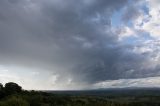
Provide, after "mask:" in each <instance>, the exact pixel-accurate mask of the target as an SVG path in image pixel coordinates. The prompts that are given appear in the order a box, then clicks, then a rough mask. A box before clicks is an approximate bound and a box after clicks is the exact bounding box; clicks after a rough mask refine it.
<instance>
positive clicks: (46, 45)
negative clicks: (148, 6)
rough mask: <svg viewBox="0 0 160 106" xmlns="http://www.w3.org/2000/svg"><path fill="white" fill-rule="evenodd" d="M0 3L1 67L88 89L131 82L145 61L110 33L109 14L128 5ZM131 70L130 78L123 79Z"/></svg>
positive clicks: (106, 1)
mask: <svg viewBox="0 0 160 106" xmlns="http://www.w3.org/2000/svg"><path fill="white" fill-rule="evenodd" d="M0 2H1V3H0V33H1V34H0V60H1V61H0V64H5V65H8V64H11V65H16V66H18V65H22V66H25V67H32V66H34V67H37V69H40V70H48V71H50V72H51V73H56V74H58V75H59V77H58V78H59V79H58V80H57V81H59V82H63V81H64V80H66V79H67V78H68V77H70V78H71V79H72V80H73V81H74V82H77V83H79V82H85V83H89V84H92V83H96V82H100V81H105V80H108V79H119V78H136V77H137V76H136V74H137V73H139V71H140V68H139V67H140V66H141V65H142V63H143V62H144V61H146V59H148V58H145V57H144V56H143V55H141V54H136V53H134V52H133V51H132V50H133V48H134V46H133V45H124V44H123V42H119V41H118V35H117V34H116V33H114V32H112V30H111V17H112V14H113V13H114V12H115V11H118V10H119V9H121V8H122V7H124V6H125V5H126V3H127V0H118V1H113V0H101V1H96V0H81V1H75V0H69V1H67V2H66V1H64V0H54V1H51V0H21V1H20V0H8V1H7V0H1V1H0ZM127 15H128V14H127ZM126 17H127V16H126ZM127 19H128V18H127ZM127 19H125V20H127ZM131 69H134V70H136V71H135V72H134V74H127V72H128V71H129V70H131ZM143 73H145V72H143ZM143 73H140V75H139V76H138V77H145V74H143Z"/></svg>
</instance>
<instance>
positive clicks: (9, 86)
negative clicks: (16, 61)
mask: <svg viewBox="0 0 160 106" xmlns="http://www.w3.org/2000/svg"><path fill="white" fill-rule="evenodd" d="M4 89H5V92H6V94H13V93H19V92H21V91H22V87H21V86H19V85H18V84H16V83H13V82H9V83H6V84H5V87H4Z"/></svg>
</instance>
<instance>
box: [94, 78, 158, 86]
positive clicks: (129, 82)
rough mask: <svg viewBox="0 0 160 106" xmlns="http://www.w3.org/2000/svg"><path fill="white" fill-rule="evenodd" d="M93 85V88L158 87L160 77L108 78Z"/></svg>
mask: <svg viewBox="0 0 160 106" xmlns="http://www.w3.org/2000/svg"><path fill="white" fill-rule="evenodd" d="M93 86H94V88H123V87H160V77H159V76H158V77H148V78H140V79H119V80H108V81H103V82H99V83H96V84H94V85H93Z"/></svg>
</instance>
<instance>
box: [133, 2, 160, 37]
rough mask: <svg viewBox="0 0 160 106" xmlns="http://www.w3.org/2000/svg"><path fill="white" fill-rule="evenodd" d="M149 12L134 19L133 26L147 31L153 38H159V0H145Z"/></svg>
mask: <svg viewBox="0 0 160 106" xmlns="http://www.w3.org/2000/svg"><path fill="white" fill-rule="evenodd" d="M147 2H148V8H149V14H147V15H145V14H144V15H141V16H139V18H137V20H136V21H135V23H134V24H135V28H137V29H140V30H144V31H146V32H149V33H150V35H151V36H152V37H154V38H158V39H159V38H160V30H159V29H160V20H159V19H160V7H159V4H160V1H159V0H147Z"/></svg>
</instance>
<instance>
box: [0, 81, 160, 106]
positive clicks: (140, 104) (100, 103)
mask: <svg viewBox="0 0 160 106" xmlns="http://www.w3.org/2000/svg"><path fill="white" fill-rule="evenodd" d="M0 106H160V96H125V97H119V96H117V97H115V96H89V95H87V96H85V95H62V94H52V93H46V92H39V91H25V90H22V88H21V87H20V86H19V85H17V84H15V83H7V84H5V86H4V87H3V85H2V84H0Z"/></svg>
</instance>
